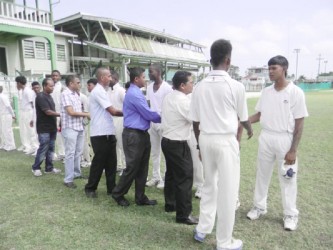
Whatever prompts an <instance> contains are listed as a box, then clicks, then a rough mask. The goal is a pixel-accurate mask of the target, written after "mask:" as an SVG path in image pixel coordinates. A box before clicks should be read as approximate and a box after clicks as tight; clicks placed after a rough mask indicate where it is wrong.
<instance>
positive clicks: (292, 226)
mask: <svg viewBox="0 0 333 250" xmlns="http://www.w3.org/2000/svg"><path fill="white" fill-rule="evenodd" d="M283 221H284V229H285V230H287V231H295V230H296V229H297V223H298V216H292V215H286V216H285V217H284V218H283Z"/></svg>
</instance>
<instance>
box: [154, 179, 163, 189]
mask: <svg viewBox="0 0 333 250" xmlns="http://www.w3.org/2000/svg"><path fill="white" fill-rule="evenodd" d="M156 187H157V188H158V189H164V181H163V180H160V181H159V182H158V184H157V185H156Z"/></svg>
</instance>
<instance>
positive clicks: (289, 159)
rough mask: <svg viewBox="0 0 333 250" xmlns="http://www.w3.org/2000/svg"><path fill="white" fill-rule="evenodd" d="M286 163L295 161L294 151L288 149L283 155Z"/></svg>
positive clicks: (290, 163)
mask: <svg viewBox="0 0 333 250" xmlns="http://www.w3.org/2000/svg"><path fill="white" fill-rule="evenodd" d="M284 160H285V164H286V165H293V164H295V162H296V151H289V152H288V153H287V154H286V156H285V157H284Z"/></svg>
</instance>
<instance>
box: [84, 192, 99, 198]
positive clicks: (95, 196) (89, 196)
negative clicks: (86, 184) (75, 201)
mask: <svg viewBox="0 0 333 250" xmlns="http://www.w3.org/2000/svg"><path fill="white" fill-rule="evenodd" d="M84 192H85V193H86V196H87V197H88V198H97V193H96V192H95V191H89V190H84Z"/></svg>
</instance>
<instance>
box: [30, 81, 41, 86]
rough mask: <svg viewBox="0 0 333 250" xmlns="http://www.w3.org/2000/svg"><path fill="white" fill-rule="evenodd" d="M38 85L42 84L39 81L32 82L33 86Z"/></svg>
mask: <svg viewBox="0 0 333 250" xmlns="http://www.w3.org/2000/svg"><path fill="white" fill-rule="evenodd" d="M36 85H40V84H39V82H37V81H34V82H32V83H31V87H33V86H36Z"/></svg>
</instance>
